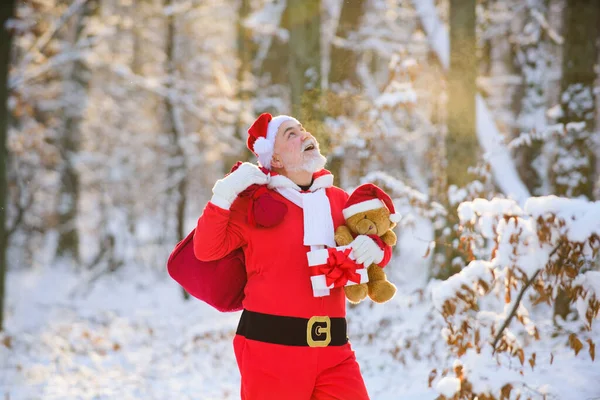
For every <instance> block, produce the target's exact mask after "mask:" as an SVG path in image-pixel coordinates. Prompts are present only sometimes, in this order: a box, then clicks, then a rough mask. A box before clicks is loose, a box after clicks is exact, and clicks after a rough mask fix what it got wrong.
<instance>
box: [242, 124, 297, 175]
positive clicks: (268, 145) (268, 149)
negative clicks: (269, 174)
mask: <svg viewBox="0 0 600 400" xmlns="http://www.w3.org/2000/svg"><path fill="white" fill-rule="evenodd" d="M286 121H294V122H296V123H298V124H300V122H299V121H298V120H297V119H296V118H293V117H290V116H287V115H278V116H277V117H274V118H273V116H272V115H271V114H269V113H263V114H261V115H260V116H259V117H258V118H257V119H256V121H254V123H253V124H252V126H251V127H250V129H248V140H247V142H246V144H247V146H248V149H250V151H251V152H253V153H254V154H256V156H257V157H258V162H259V163H260V165H262V166H263V167H265V168H266V169H271V158H272V157H273V148H274V146H275V136H277V130H278V129H279V127H280V126H281V124H283V123H284V122H286Z"/></svg>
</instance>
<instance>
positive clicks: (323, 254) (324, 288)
mask: <svg viewBox="0 0 600 400" xmlns="http://www.w3.org/2000/svg"><path fill="white" fill-rule="evenodd" d="M333 249H335V250H337V251H340V252H344V251H345V250H346V249H352V247H350V246H338V247H335V248H330V249H316V250H311V251H309V252H308V253H306V254H307V256H308V267H309V268H313V269H314V270H313V271H311V277H310V280H311V282H312V288H313V295H314V296H315V297H323V296H329V293H330V290H331V289H333V288H334V287H335V283H332V284H330V285H329V286H328V285H327V277H326V275H325V274H324V273H322V272H321V271H318V269H319V268H320V267H323V266H326V265H327V260H328V259H329V255H330V250H333ZM348 258H349V259H350V260H352V261H354V260H355V258H354V256H353V254H352V251H350V254H349V255H348ZM356 273H357V274H359V275H360V282H354V281H351V280H348V282H347V283H346V284H345V285H344V286H350V285H356V284H357V283H367V282H368V281H369V277H368V275H367V269H366V268H365V267H364V265H362V264H357V267H356Z"/></svg>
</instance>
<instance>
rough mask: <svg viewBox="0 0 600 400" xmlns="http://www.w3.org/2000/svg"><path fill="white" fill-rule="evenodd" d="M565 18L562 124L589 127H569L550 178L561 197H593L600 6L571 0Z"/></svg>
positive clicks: (564, 302)
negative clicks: (579, 124)
mask: <svg viewBox="0 0 600 400" xmlns="http://www.w3.org/2000/svg"><path fill="white" fill-rule="evenodd" d="M563 16H564V25H563V26H564V28H563V29H564V33H563V37H564V38H565V44H564V48H563V61H562V65H563V75H562V81H561V93H562V96H561V106H562V111H563V116H562V118H560V119H559V122H561V123H564V124H568V123H577V122H585V126H581V127H578V126H573V125H570V126H569V128H568V129H567V130H566V135H565V136H564V137H561V138H560V139H559V146H558V154H557V158H556V160H555V162H554V163H553V171H552V173H553V174H552V176H553V178H554V179H553V182H554V187H555V191H556V194H557V195H562V196H568V197H578V196H582V195H583V196H586V197H587V198H588V199H592V198H593V188H594V181H595V176H594V175H595V170H594V165H595V162H596V160H595V157H594V152H593V142H592V141H593V132H594V130H595V119H596V114H595V113H596V104H595V98H594V94H593V88H594V81H595V79H596V73H595V71H594V65H595V64H596V62H597V60H598V47H597V40H598V36H599V30H600V6H599V5H598V2H597V1H596V0H567V2H566V7H565V10H564V14H563ZM569 312H570V304H569V300H568V298H567V296H566V295H565V293H564V292H562V291H560V292H559V293H558V296H557V299H556V302H555V303H554V315H555V316H557V315H560V316H561V317H562V318H563V319H565V318H566V317H567V315H568V314H569Z"/></svg>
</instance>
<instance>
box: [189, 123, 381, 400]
mask: <svg viewBox="0 0 600 400" xmlns="http://www.w3.org/2000/svg"><path fill="white" fill-rule="evenodd" d="M247 145H248V148H249V149H250V151H252V152H253V153H254V154H255V155H256V156H257V157H258V161H259V164H260V168H259V167H258V166H256V165H253V164H251V163H244V164H242V165H241V166H239V168H237V169H236V170H235V171H233V172H232V173H230V174H229V175H227V176H226V177H225V178H223V179H221V180H219V181H217V182H216V183H215V185H214V187H213V197H212V199H211V200H210V202H209V203H208V204H207V205H206V207H205V209H204V211H203V214H202V216H201V217H200V218H199V220H198V225H197V228H196V233H195V235H194V253H195V255H196V257H197V258H198V259H199V260H202V261H211V260H217V259H220V258H222V257H224V256H226V255H227V254H229V253H230V252H232V251H233V250H235V249H238V248H241V249H242V250H243V252H244V255H245V263H246V273H247V283H246V286H245V297H244V301H243V307H244V310H243V311H242V316H241V319H240V323H239V326H238V329H237V333H236V336H235V338H234V341H233V345H234V351H235V355H236V360H237V364H238V367H239V370H240V373H241V397H242V399H244V400H269V399H277V400H282V399H285V400H296V399H297V400H309V399H318V400H321V399H343V400H364V399H368V398H369V397H368V394H367V390H366V388H365V384H364V382H363V378H362V376H361V373H360V369H359V365H358V363H357V361H356V358H355V356H354V352H353V350H352V348H351V347H350V343H349V342H348V338H347V330H346V319H345V316H346V299H345V295H344V290H343V289H342V288H341V287H340V288H334V289H332V290H330V291H328V292H327V293H326V294H327V295H323V296H315V293H314V291H313V288H312V287H311V278H310V273H309V270H310V268H309V267H308V261H307V253H308V252H309V251H311V249H318V248H327V247H329V248H330V247H335V245H336V244H335V241H334V230H335V228H337V227H338V226H339V225H341V224H343V223H344V216H343V210H344V205H345V203H346V201H347V199H348V194H347V193H346V192H344V191H343V190H341V189H339V188H337V187H335V186H333V176H332V175H331V173H330V172H329V171H327V170H325V169H324V166H325V161H326V159H325V157H323V155H321V153H320V150H319V143H318V142H317V140H316V139H315V138H314V136H312V135H311V134H310V133H309V132H307V131H306V129H304V127H303V126H302V124H300V122H299V121H298V120H296V119H295V118H292V117H289V116H284V115H281V116H277V117H274V118H273V117H272V116H271V115H270V114H262V115H261V116H260V117H259V118H258V119H257V120H256V121H255V122H254V124H253V125H252V126H251V127H250V129H249V130H248V140H247ZM256 185H265V186H263V188H264V190H267V191H268V194H269V195H270V196H271V198H272V199H273V202H271V203H267V204H271V206H269V207H272V210H271V209H269V210H266V213H267V214H269V213H271V215H278V216H279V217H276V218H278V219H280V220H278V221H276V223H269V224H268V227H265V226H261V225H259V224H255V223H250V221H249V211H248V210H249V209H250V210H252V206H251V204H249V202H251V201H253V196H240V194H241V193H242V192H245V191H246V190H247V189H248V188H249V187H250V186H254V187H256ZM266 188H268V189H266ZM264 212H265V210H263V213H264ZM351 246H352V252H353V256H354V258H355V259H356V262H357V263H358V264H363V265H364V266H368V265H370V264H372V263H377V264H379V265H384V264H385V263H387V261H388V260H389V258H390V255H391V249H390V248H389V247H386V246H385V245H383V244H382V243H378V242H376V240H374V239H372V238H371V237H368V236H364V235H361V236H358V237H357V238H356V239H355V240H354V242H353V243H352V244H351Z"/></svg>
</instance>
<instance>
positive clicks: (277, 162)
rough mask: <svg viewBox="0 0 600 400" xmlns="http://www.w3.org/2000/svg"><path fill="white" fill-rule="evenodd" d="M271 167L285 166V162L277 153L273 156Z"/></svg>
mask: <svg viewBox="0 0 600 400" xmlns="http://www.w3.org/2000/svg"><path fill="white" fill-rule="evenodd" d="M271 167H273V168H283V162H282V161H281V157H279V156H278V155H277V154H273V157H271Z"/></svg>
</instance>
